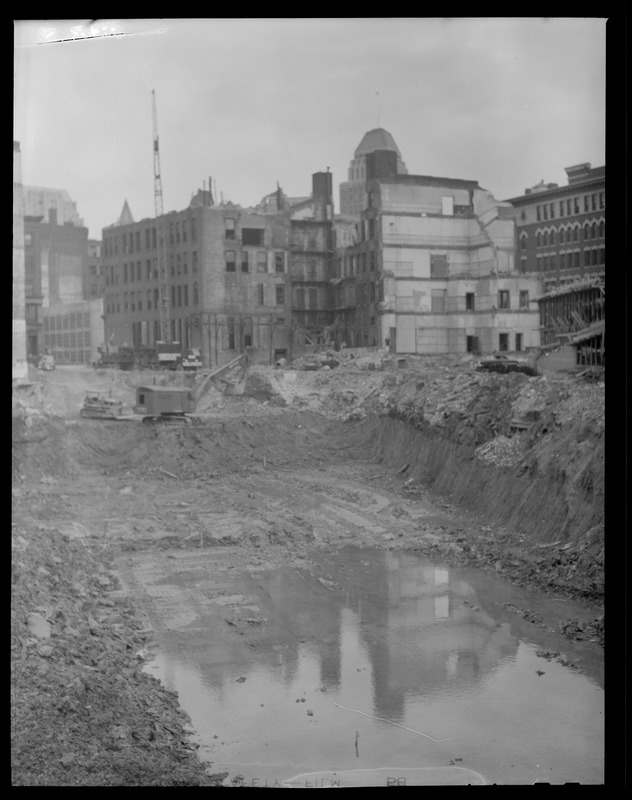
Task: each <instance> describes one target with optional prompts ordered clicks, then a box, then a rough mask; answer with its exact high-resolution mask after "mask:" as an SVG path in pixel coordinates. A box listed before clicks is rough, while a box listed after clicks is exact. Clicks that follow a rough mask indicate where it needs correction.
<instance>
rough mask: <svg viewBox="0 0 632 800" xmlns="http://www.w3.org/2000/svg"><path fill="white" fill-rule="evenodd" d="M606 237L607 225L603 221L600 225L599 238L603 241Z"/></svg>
mask: <svg viewBox="0 0 632 800" xmlns="http://www.w3.org/2000/svg"><path fill="white" fill-rule="evenodd" d="M605 235H606V223H605V222H604V221H603V220H601V222H600V223H599V238H600V239H603V238H604V236H605Z"/></svg>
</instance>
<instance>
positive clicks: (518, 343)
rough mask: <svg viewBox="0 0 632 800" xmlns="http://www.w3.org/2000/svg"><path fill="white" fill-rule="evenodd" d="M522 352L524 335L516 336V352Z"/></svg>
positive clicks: (518, 334)
mask: <svg viewBox="0 0 632 800" xmlns="http://www.w3.org/2000/svg"><path fill="white" fill-rule="evenodd" d="M521 350H522V334H521V333H517V334H516V352H517V353H519V352H520V351H521Z"/></svg>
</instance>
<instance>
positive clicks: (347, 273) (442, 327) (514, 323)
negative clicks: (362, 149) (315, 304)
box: [334, 151, 541, 354]
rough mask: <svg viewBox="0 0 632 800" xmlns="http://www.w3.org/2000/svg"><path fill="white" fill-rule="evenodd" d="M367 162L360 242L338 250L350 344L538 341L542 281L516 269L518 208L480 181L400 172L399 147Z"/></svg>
mask: <svg viewBox="0 0 632 800" xmlns="http://www.w3.org/2000/svg"><path fill="white" fill-rule="evenodd" d="M389 161H390V163H389ZM366 166H367V183H366V192H367V208H366V210H365V211H363V212H362V214H361V219H360V220H359V222H358V223H357V226H356V239H357V242H356V243H355V244H352V245H350V246H348V247H346V248H343V249H342V250H340V251H338V253H337V262H336V276H335V288H334V293H335V300H334V303H335V307H336V312H337V322H336V328H337V331H338V334H339V336H342V337H343V338H344V340H345V343H346V344H347V345H348V346H367V345H368V346H378V347H380V346H386V345H387V346H389V347H390V349H391V351H392V352H394V353H419V354H430V353H459V352H463V353H465V352H483V353H489V352H493V351H523V350H525V349H527V348H531V347H535V346H537V345H539V329H538V322H539V319H538V311H537V306H536V305H535V303H533V302H532V298H533V297H534V296H535V295H536V294H538V293H539V291H540V288H541V284H540V283H539V281H538V278H537V276H530V275H522V274H520V273H519V272H518V271H517V270H516V268H515V263H514V241H515V220H514V210H513V208H512V206H511V205H510V204H509V203H501V202H498V201H496V200H495V199H494V198H493V196H492V195H491V193H490V192H488V191H486V190H485V189H482V188H481V187H480V186H479V185H478V183H477V182H476V181H467V180H460V179H452V178H436V177H432V176H423V175H401V174H398V172H397V163H396V160H395V153H393V152H392V151H391V152H389V151H382V152H380V151H375V152H373V153H372V154H369V155H368V156H367V159H366ZM340 332H342V334H340Z"/></svg>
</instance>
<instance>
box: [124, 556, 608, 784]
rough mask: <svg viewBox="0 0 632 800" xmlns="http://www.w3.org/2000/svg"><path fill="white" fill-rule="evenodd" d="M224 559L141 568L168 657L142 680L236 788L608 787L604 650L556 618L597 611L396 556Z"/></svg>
mask: <svg viewBox="0 0 632 800" xmlns="http://www.w3.org/2000/svg"><path fill="white" fill-rule="evenodd" d="M214 553H217V551H208V552H207V553H206V554H199V555H198V554H191V553H174V554H173V555H171V557H169V556H167V557H165V558H163V560H162V561H161V562H158V561H154V563H153V564H152V566H151V568H149V567H148V566H147V564H145V565H144V566H142V565H141V562H140V561H139V562H138V563H137V564H136V567H134V568H133V569H132V572H133V574H134V581H135V582H136V584H137V588H138V589H142V590H144V592H145V597H146V598H147V600H146V607H147V608H148V612H149V616H150V618H151V621H152V624H153V626H154V628H155V629H156V633H157V640H158V644H159V647H158V650H157V652H156V653H155V657H154V658H153V660H152V661H151V662H149V663H148V664H147V666H146V668H147V670H148V671H149V672H150V673H151V674H153V675H155V676H156V677H159V678H160V679H161V680H162V681H163V682H164V683H165V684H166V686H167V688H169V689H172V690H175V691H176V692H177V693H178V696H179V700H180V704H181V705H182V707H183V708H184V710H185V711H186V712H187V713H188V714H189V716H190V718H191V721H192V724H193V727H194V728H195V731H196V740H197V742H198V744H199V753H200V756H201V758H202V759H203V760H206V761H208V762H210V764H211V766H212V769H213V771H214V772H223V771H226V772H228V778H227V779H226V781H225V782H226V784H227V785H240V784H245V785H248V786H252V785H255V786H266V785H267V786H337V785H340V786H353V785H403V784H406V785H425V784H427V785H437V784H454V783H456V784H458V783H471V784H476V783H505V784H533V783H536V782H549V783H552V784H559V783H564V782H567V781H576V782H579V783H588V784H597V783H601V782H602V781H603V760H604V759H603V746H604V731H603V720H604V718H603V706H604V697H603V677H602V654H601V651H600V650H599V649H598V648H597V647H596V646H595V645H591V644H589V643H585V644H582V645H572V644H570V643H569V642H567V641H565V640H563V639H562V638H561V637H560V635H559V633H558V632H557V630H556V625H555V622H554V620H559V619H560V618H561V617H560V605H561V604H563V608H564V610H563V613H562V617H564V616H572V615H573V614H576V615H578V616H580V615H581V614H583V615H586V613H588V612H587V610H586V609H585V608H583V607H579V606H576V605H575V604H574V603H572V602H571V601H559V600H556V599H554V598H545V597H542V596H541V595H533V594H531V593H528V592H526V591H524V590H519V589H516V588H514V587H510V586H509V585H508V584H506V583H504V582H502V581H501V580H500V579H498V578H497V577H496V576H494V575H489V574H487V573H482V572H479V571H477V570H472V569H456V568H451V567H448V566H446V565H444V564H438V563H437V564H435V563H432V562H430V561H428V560H426V559H419V558H417V557H415V556H413V555H410V554H406V553H403V552H396V551H393V550H390V551H388V550H387V551H384V550H359V549H355V548H348V549H345V550H343V551H340V552H337V553H334V554H331V555H323V554H322V553H321V554H316V555H312V556H311V557H310V558H309V559H305V560H304V562H303V563H302V565H301V562H298V563H299V566H297V567H296V568H290V567H284V568H278V567H276V568H270V565H267V564H266V563H265V562H264V561H263V560H259V561H258V562H255V563H253V564H250V565H247V566H245V567H239V568H237V567H235V568H229V567H222V566H221V564H219V563H218V562H217V559H216V556H215V555H214ZM516 609H529V610H530V611H533V610H537V614H538V620H539V623H538V624H534V623H533V622H531V621H530V620H529V619H525V618H523V617H521V616H520V615H519V614H516ZM545 651H547V652H548V654H549V658H546V657H544V655H543V653H544V652H545ZM555 652H560V653H562V654H564V656H565V657H566V659H567V661H568V663H570V664H572V665H575V666H576V668H575V669H572V668H569V666H566V665H563V664H562V663H560V662H559V661H558V660H555V659H551V658H550V655H551V653H555Z"/></svg>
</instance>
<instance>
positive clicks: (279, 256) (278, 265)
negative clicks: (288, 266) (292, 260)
mask: <svg viewBox="0 0 632 800" xmlns="http://www.w3.org/2000/svg"><path fill="white" fill-rule="evenodd" d="M274 271H275V272H285V258H284V254H283V253H281V252H278V251H277V252H276V253H275V254H274Z"/></svg>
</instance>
